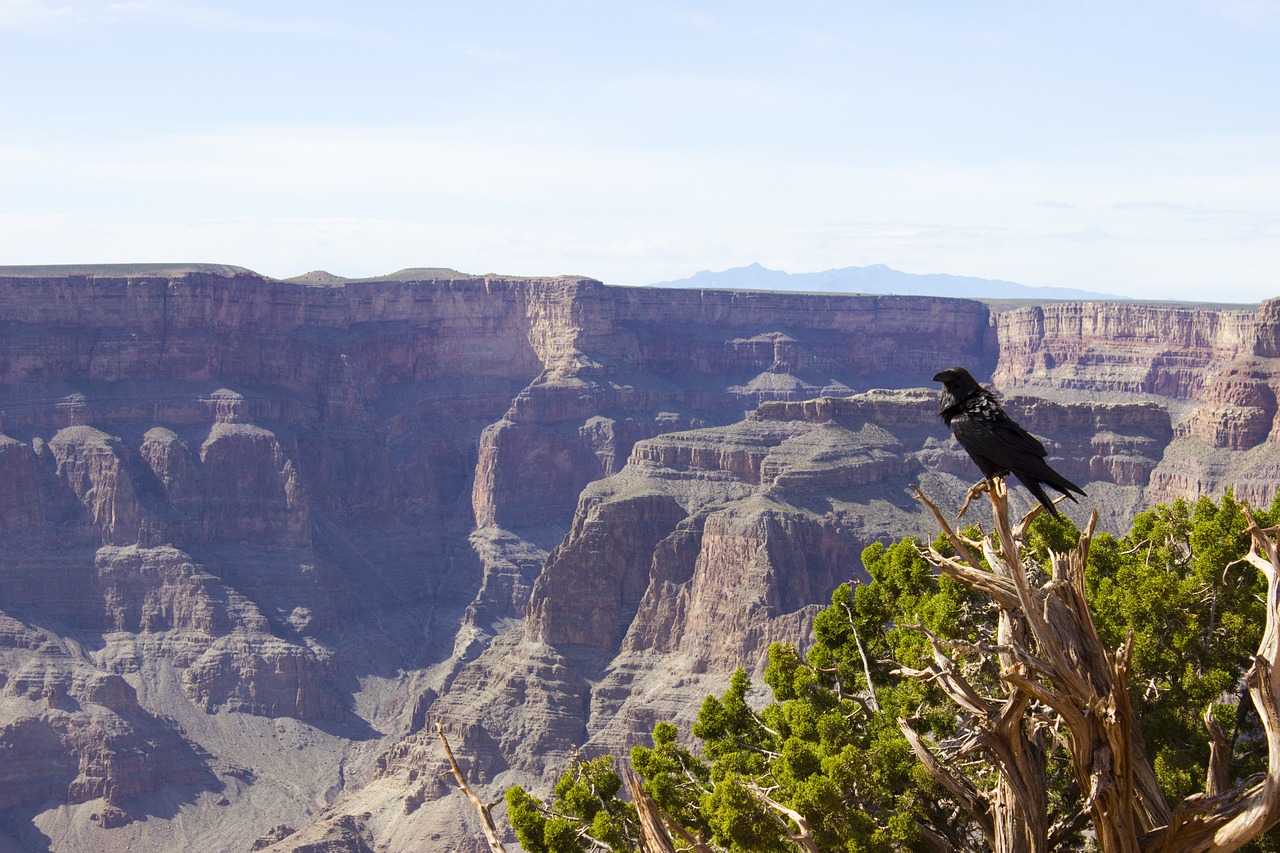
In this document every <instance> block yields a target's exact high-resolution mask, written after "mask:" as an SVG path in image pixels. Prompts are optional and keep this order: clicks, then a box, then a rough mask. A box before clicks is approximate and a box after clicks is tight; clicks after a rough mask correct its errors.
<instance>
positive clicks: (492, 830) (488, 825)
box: [436, 722, 507, 853]
mask: <svg viewBox="0 0 1280 853" xmlns="http://www.w3.org/2000/svg"><path fill="white" fill-rule="evenodd" d="M436 734H437V735H439V736H440V743H441V744H443V745H444V755H445V758H447V759H449V772H450V773H452V774H453V778H454V781H456V782H457V783H458V787H459V788H460V789H461V790H462V793H464V794H466V795H467V799H468V800H470V801H471V805H472V806H474V807H475V810H476V813H477V814H479V815H480V823H481V824H482V828H483V830H484V838H485V841H487V842H489V849H490V850H491V851H492V853H506V851H507V848H505V847H503V846H502V836H501V835H499V834H498V828H497V827H496V826H494V823H493V815H492V813H491V812H492V809H493V806H492V805H490V804H488V803H486V802H484V800H481V799H480V798H479V797H478V796H476V792H475V791H474V790H472V788H471V786H470V785H468V784H467V777H465V776H463V775H462V770H461V769H460V768H459V767H458V760H457V759H456V758H454V757H453V750H452V749H450V747H449V741H448V739H447V738H445V736H444V726H442V725H440V723H439V722H437V723H436Z"/></svg>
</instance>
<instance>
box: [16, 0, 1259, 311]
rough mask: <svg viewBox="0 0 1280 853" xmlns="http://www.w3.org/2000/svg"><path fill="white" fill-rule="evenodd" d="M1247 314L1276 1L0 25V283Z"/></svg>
mask: <svg viewBox="0 0 1280 853" xmlns="http://www.w3.org/2000/svg"><path fill="white" fill-rule="evenodd" d="M142 261H148V262H170V261H201V262H214V263H231V264H240V265H243V266H247V267H249V268H251V269H254V270H257V271H258V272H261V273H264V274H266V275H271V276H277V277H288V276H292V275H297V274H300V273H303V272H306V271H308V270H313V269H325V270H328V271H330V272H333V273H336V274H339V275H345V276H352V277H354V276H367V275H379V274H383V273H387V272H392V271H394V270H397V269H400V268H402V267H408V266H448V267H454V268H456V269H460V270H463V271H466V272H473V273H484V272H497V273H505V274H520V275H555V274H560V273H573V274H581V275H589V276H593V277H595V278H599V279H602V280H604V281H606V282H608V283H615V284H645V283H649V282H654V281H661V280H666V279H673V278H683V277H685V276H688V275H691V274H693V273H694V272H697V271H698V270H703V269H712V270H721V269H726V268H729V267H735V266H743V265H746V264H749V263H751V262H759V263H762V264H764V265H765V266H767V267H770V268H773V269H785V270H787V271H790V272H811V271H818V270H825V269H831V268H835V267H843V266H865V265H870V264H877V263H883V264H888V265H889V266H892V267H895V268H897V269H901V270H905V271H907V272H916V273H951V274H955V275H970V276H981V277H986V278H998V279H1006V280H1013V281H1018V282H1022V283H1024V284H1031V285H1046V286H1048V285H1052V286H1062V287H1078V288H1084V289H1088V290H1096V291H1104V292H1110V293H1118V294H1125V295H1131V296H1135V297H1145V298H1164V299H1186V300H1205V299H1207V300H1214V301H1234V302H1255V301H1258V300H1260V299H1263V298H1267V297H1271V296H1280V0H1134V2H1125V0H1109V2H1093V0H1077V2H1065V1H1064V0H1059V1H1058V2H1040V0H1006V2H981V0H977V2H968V3H955V2H932V0H894V1H893V2H891V1H890V0H885V2H856V0H852V2H810V0H794V1H793V2H790V3H785V4H784V3H777V2H751V1H750V0H739V2H705V3H696V2H664V0H653V2H629V0H613V2H603V1H602V2H547V1H545V0H528V2H486V0H474V2H467V3H463V2H449V3H443V2H439V3H438V2H416V3H414V2H380V0H364V2H347V3H338V2H326V0H308V2H292V0H280V1H279V2H276V1H275V0H259V2H203V1H202V0H140V2H120V3H107V2H81V0H0V264H32V263H90V262H101V263H107V262H142Z"/></svg>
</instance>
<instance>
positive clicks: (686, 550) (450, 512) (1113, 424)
mask: <svg viewBox="0 0 1280 853" xmlns="http://www.w3.org/2000/svg"><path fill="white" fill-rule="evenodd" d="M76 272H77V273H78V274H76V275H68V274H57V270H46V271H43V272H42V274H40V275H35V274H29V273H28V274H14V273H4V272H0V753H2V754H3V756H4V760H3V761H2V762H0V851H4V850H7V849H15V850H59V851H61V850H77V849H102V850H126V849H132V850H156V851H160V850H170V849H182V848H187V849H202V850H228V851H241V850H246V851H247V850H249V849H250V848H252V847H255V846H256V847H258V848H259V849H271V850H294V849H299V848H301V847H304V846H305V845H327V846H325V847H315V848H308V849H330V850H360V849H374V848H376V849H386V850H417V849H430V850H451V849H456V850H477V849H482V848H481V847H480V845H482V844H483V842H482V841H480V840H479V836H478V833H477V832H476V830H475V828H474V825H473V821H474V815H473V814H472V813H471V812H470V811H469V808H470V807H469V806H468V805H467V804H466V803H465V801H463V800H462V799H461V798H460V797H459V796H458V795H457V794H456V793H455V792H453V791H452V790H451V788H450V787H449V786H447V785H446V784H445V782H444V781H443V780H442V779H441V777H440V771H441V769H442V768H443V763H442V762H443V758H442V755H441V753H440V751H439V746H438V743H437V742H436V741H435V734H434V727H435V723H436V722H439V723H440V724H441V725H443V727H444V729H445V731H446V732H447V733H448V734H449V735H450V738H451V741H452V742H453V743H454V746H455V749H456V750H457V752H458V753H459V755H460V757H461V758H462V759H463V761H464V763H465V765H466V767H467V769H468V772H469V774H470V775H471V776H472V777H473V778H474V779H475V781H476V782H477V783H478V784H479V785H480V786H481V787H482V788H483V789H484V791H485V792H486V793H488V794H492V795H494V796H496V793H497V792H498V791H499V790H500V788H501V787H502V786H503V785H505V784H510V783H513V782H523V783H526V784H533V785H535V786H538V785H542V784H546V783H547V782H548V781H549V780H550V779H552V778H554V776H555V775H557V774H558V772H559V770H560V768H561V767H562V766H563V763H564V761H565V760H567V759H568V757H569V756H570V755H572V754H573V752H574V751H575V750H578V749H582V750H583V751H585V752H588V753H591V752H595V751H602V750H613V749H620V748H622V747H623V746H624V745H625V744H627V743H629V742H632V741H634V740H635V739H636V738H638V737H642V736H643V734H644V732H645V731H646V730H647V729H648V728H650V727H651V726H652V724H653V722H654V721H655V720H656V719H661V718H675V719H679V720H687V719H689V718H690V717H691V716H692V715H693V714H695V713H696V710H697V706H698V704H699V702H700V701H701V699H702V697H703V696H704V695H705V694H706V693H708V692H710V691H713V690H718V689H721V688H722V687H723V685H724V683H725V681H726V679H727V676H728V674H729V673H731V672H732V670H733V668H734V667H736V666H738V665H745V666H746V667H747V668H748V669H749V670H751V669H755V668H758V667H759V666H760V664H761V663H762V656H763V653H764V651H765V649H766V648H767V647H768V644H769V643H770V642H773V641H775V640H790V641H792V642H797V643H803V642H804V639H805V636H806V634H807V631H808V628H809V625H810V621H811V619H812V617H813V615H814V613H815V612H816V610H817V608H818V606H820V605H821V604H822V603H823V602H825V601H826V600H828V598H829V595H830V592H831V590H832V588H833V587H834V586H835V585H836V584H838V583H840V582H842V581H844V580H848V579H852V578H856V577H857V576H858V574H859V572H860V565H859V553H860V551H861V549H862V548H863V547H864V546H865V545H866V544H868V543H869V542H870V541H873V540H876V539H891V538H898V537H900V536H902V535H905V534H907V533H913V532H925V531H927V530H928V529H929V525H928V524H927V523H926V520H925V519H924V518H923V516H922V514H921V513H920V511H919V509H918V508H917V506H916V505H915V503H914V502H913V501H912V500H911V499H910V496H909V495H908V493H907V488H906V487H907V485H908V484H909V483H913V482H918V483H921V484H923V485H924V486H925V487H926V488H927V489H929V490H930V491H931V492H932V493H934V494H937V495H940V496H943V497H944V498H945V499H950V500H958V498H959V496H960V495H962V494H963V492H964V489H965V488H966V487H967V486H968V485H969V484H970V483H971V482H972V480H973V479H975V478H976V472H975V470H974V469H973V468H972V465H971V463H970V462H969V461H968V460H967V458H966V457H965V456H964V454H963V453H962V452H961V451H960V450H959V448H958V447H957V446H956V445H955V444H954V442H952V441H951V440H950V439H949V437H948V434H947V432H946V430H945V429H944V428H943V427H942V425H941V424H940V423H939V422H938V421H937V418H936V415H935V402H934V391H933V389H932V385H933V383H931V382H930V377H931V376H932V375H933V374H934V373H935V372H936V371H937V370H939V369H941V368H942V367H946V366H950V365H953V364H965V365H967V366H968V367H970V369H971V370H973V371H974V372H975V374H979V375H980V377H981V378H983V379H985V380H993V381H994V383H995V384H996V385H997V386H998V387H999V388H1000V389H1001V390H1002V391H1003V392H1004V393H1005V394H1006V395H1007V401H1008V405H1009V407H1010V409H1011V410H1012V411H1013V412H1014V413H1015V415H1016V416H1017V417H1018V418H1019V419H1020V420H1022V422H1023V423H1024V424H1026V425H1027V426H1028V427H1029V428H1030V429H1031V430H1032V431H1033V432H1035V433H1036V434H1037V435H1040V436H1042V437H1044V438H1045V439H1046V445H1047V446H1048V447H1049V448H1050V452H1051V454H1052V455H1053V456H1055V457H1057V458H1056V459H1055V465H1056V466H1057V467H1059V468H1060V470H1062V471H1063V473H1064V474H1066V475H1067V476H1068V477H1070V478H1071V479H1073V480H1075V481H1076V482H1078V483H1081V484H1082V485H1084V486H1085V488H1086V489H1087V490H1088V492H1089V498H1088V499H1087V500H1086V501H1085V502H1084V503H1083V504H1082V505H1081V506H1080V507H1075V506H1068V508H1067V511H1068V513H1069V514H1071V515H1072V516H1073V517H1078V518H1083V517H1084V515H1086V514H1087V511H1088V508H1089V507H1091V506H1097V507H1098V508H1099V510H1100V511H1101V512H1102V514H1103V517H1104V524H1105V525H1106V526H1108V527H1110V528H1111V529H1118V528H1119V527H1121V526H1123V525H1124V523H1126V522H1127V519H1128V518H1129V517H1130V516H1131V515H1132V513H1133V512H1135V511H1136V510H1138V509H1140V508H1142V507H1143V506H1145V505H1146V504H1147V503H1148V502H1150V501H1153V500H1166V499H1170V498H1173V497H1176V496H1180V495H1185V496H1188V497H1193V496H1195V495H1198V494H1201V493H1209V494H1217V493H1218V492H1220V491H1221V490H1222V489H1223V488H1225V487H1228V486H1231V487H1234V488H1235V489H1236V493H1237V494H1239V495H1242V496H1244V497H1246V498H1247V499H1249V500H1251V501H1255V502H1264V501H1269V500H1270V499H1271V497H1272V495H1273V493H1274V489H1275V487H1276V486H1275V484H1276V483H1277V482H1280V454H1278V453H1277V448H1280V429H1277V426H1280V424H1278V423H1277V417H1278V413H1277V404H1276V388H1277V387H1280V303H1277V302H1268V303H1264V304H1263V305H1262V306H1261V307H1260V308H1258V309H1249V310H1237V311H1220V310H1219V311H1214V310H1208V309H1191V308H1170V307H1151V306H1147V307H1144V306H1137V305H1130V304H1116V303H1097V304H1086V303H1059V304H1053V305H1046V306H1041V307H1028V308H1020V309H1015V310H1010V311H1006V312H1002V313H998V314H993V313H992V312H991V311H990V310H989V309H988V307H987V306H986V305H984V304H982V303H979V302H974V301H967V300H947V299H938V298H929V297H887V296H812V295H811V296H800V295H794V294H768V293H747V292H734V293H731V292H713V291H697V290H657V289H647V288H614V287H605V286H603V285H601V284H600V283H599V282H596V281H593V280H590V279H579V278H558V279H513V278H499V277H494V276H488V277H468V276H464V275H462V274H458V273H450V272H448V271H436V272H435V273H434V274H433V275H432V276H430V277H429V278H430V279H431V280H425V279H426V278H428V277H427V276H423V278H424V280H412V279H413V277H412V276H401V277H399V279H404V280H399V279H395V280H371V281H362V282H344V281H336V282H335V281H332V280H329V279H324V280H321V279H317V280H315V281H311V282H304V281H296V282H281V281H274V280H268V279H263V278H261V277H258V276H256V275H254V274H252V273H249V272H248V271H244V270H240V269H237V268H233V267H225V268H217V269H201V270H191V271H187V272H184V271H182V270H178V269H169V270H165V271H150V272H148V273H147V274H134V275H130V274H129V273H127V272H124V271H118V270H115V271H107V272H103V273H101V274H94V273H93V271H92V270H79V271H76Z"/></svg>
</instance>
